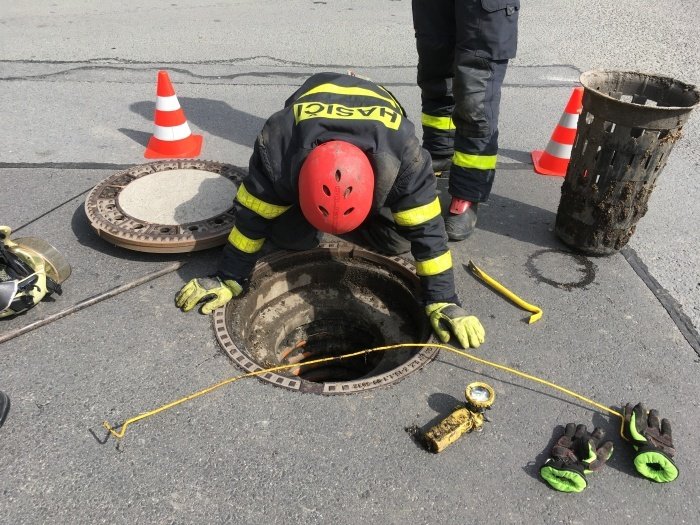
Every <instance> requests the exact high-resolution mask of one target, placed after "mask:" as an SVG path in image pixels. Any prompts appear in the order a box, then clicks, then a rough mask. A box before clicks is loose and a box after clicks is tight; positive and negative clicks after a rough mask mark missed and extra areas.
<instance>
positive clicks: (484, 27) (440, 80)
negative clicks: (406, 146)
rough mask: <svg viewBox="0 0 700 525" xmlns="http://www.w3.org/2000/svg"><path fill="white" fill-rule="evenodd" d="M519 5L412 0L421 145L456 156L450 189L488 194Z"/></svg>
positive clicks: (497, 0) (477, 198) (472, 195)
mask: <svg viewBox="0 0 700 525" xmlns="http://www.w3.org/2000/svg"><path fill="white" fill-rule="evenodd" d="M519 10H520V0H413V25H414V28H415V32H416V45H417V48H418V86H419V87H420V88H421V105H422V115H421V123H422V127H423V147H424V148H425V149H427V150H428V151H429V152H430V154H431V156H432V157H433V158H441V157H442V158H444V157H448V156H451V157H452V166H451V168H450V181H449V192H450V194H451V195H452V196H453V197H457V198H459V199H464V200H468V201H472V202H483V201H485V200H487V199H488V196H489V193H490V192H491V186H492V185H493V179H494V175H495V168H496V156H497V153H498V114H499V108H500V103H501V85H502V84H503V78H504V77H505V74H506V68H507V67H508V60H509V59H510V58H513V57H514V56H515V53H516V50H517V40H518V12H519Z"/></svg>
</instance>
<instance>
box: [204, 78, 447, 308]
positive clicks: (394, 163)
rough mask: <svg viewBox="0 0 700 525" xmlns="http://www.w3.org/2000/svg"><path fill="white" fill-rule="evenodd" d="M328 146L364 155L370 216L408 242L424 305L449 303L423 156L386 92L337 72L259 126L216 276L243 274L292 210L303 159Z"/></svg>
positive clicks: (440, 231) (441, 237)
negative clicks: (385, 211) (387, 221)
mask: <svg viewBox="0 0 700 525" xmlns="http://www.w3.org/2000/svg"><path fill="white" fill-rule="evenodd" d="M330 140H344V141H347V142H350V143H352V144H354V145H355V146H357V147H359V148H360V149H361V150H362V151H364V152H365V153H366V154H367V157H368V158H369V160H370V163H371V164H372V167H373V168H374V173H375V189H374V196H373V204H372V211H371V212H370V214H372V213H376V212H377V211H378V210H379V209H380V208H381V207H384V206H386V207H388V208H390V209H391V212H392V215H393V218H394V221H395V222H396V224H397V227H398V231H399V232H400V233H401V234H402V235H403V236H404V237H405V238H406V239H408V240H409V241H410V242H411V253H412V254H413V257H414V258H415V260H416V273H417V274H418V275H419V277H420V279H421V285H422V290H423V301H424V303H425V304H430V303H435V302H457V297H456V295H455V289H454V276H453V271H452V259H451V254H450V251H449V250H448V248H447V243H446V235H445V227H444V222H443V219H442V215H441V212H440V203H439V201H438V199H437V194H436V185H435V176H434V174H433V171H432V168H431V162H430V156H429V155H428V153H427V152H426V151H425V150H423V149H422V148H421V147H420V145H419V143H418V139H417V138H416V136H415V130H414V127H413V124H412V123H411V122H410V121H409V120H408V119H407V118H406V115H405V112H404V110H403V108H402V107H401V105H400V104H399V103H398V102H397V101H396V99H395V98H394V97H393V95H392V94H391V93H389V91H387V90H386V89H384V88H382V87H381V86H378V85H377V84H374V83H372V82H370V81H367V80H364V79H361V78H359V77H354V76H350V75H343V74H338V73H319V74H316V75H314V76H312V77H310V78H309V79H308V80H307V81H306V82H305V83H304V84H303V85H302V86H301V87H300V88H299V89H298V90H297V91H296V92H295V93H294V94H293V95H292V96H291V97H290V98H289V99H288V100H287V102H286V103H285V106H284V109H283V110H281V111H279V112H277V113H275V114H274V115H272V116H271V117H270V118H269V119H268V120H267V122H266V123H265V125H264V127H263V129H262V131H261V133H260V135H259V136H258V138H257V140H256V142H255V146H254V150H253V155H252V157H251V159H250V166H249V173H248V176H247V177H246V178H245V179H244V180H243V182H242V184H241V186H240V187H239V189H238V192H237V195H236V199H235V203H234V207H235V213H236V225H235V227H234V228H233V229H232V230H231V234H230V235H229V238H228V243H227V245H226V247H225V248H224V254H223V257H222V260H221V263H220V266H219V271H218V275H220V276H221V277H224V278H232V279H235V280H237V281H239V282H240V281H244V280H245V279H247V278H248V277H249V276H250V274H251V272H252V268H253V266H254V265H255V262H256V261H257V259H258V257H259V252H260V250H261V249H262V245H263V243H264V241H265V237H266V236H267V234H268V229H269V227H270V225H271V221H277V220H282V221H284V214H285V213H286V212H287V211H288V210H290V208H292V207H298V206H299V198H298V179H299V170H300V168H301V165H302V163H303V162H304V159H306V156H307V155H308V154H309V152H310V151H311V150H312V149H313V148H314V147H315V146H317V145H318V144H322V143H324V142H327V141H330ZM297 211H298V210H297ZM309 228H312V226H311V225H309ZM290 234H291V235H294V232H290Z"/></svg>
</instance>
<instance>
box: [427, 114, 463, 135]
mask: <svg viewBox="0 0 700 525" xmlns="http://www.w3.org/2000/svg"><path fill="white" fill-rule="evenodd" d="M420 122H421V124H423V125H424V126H426V127H428V128H435V129H441V130H445V131H451V130H453V129H455V125H454V122H452V117H434V116H433V115H427V114H426V113H422V114H421V117H420Z"/></svg>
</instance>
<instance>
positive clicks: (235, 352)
mask: <svg viewBox="0 0 700 525" xmlns="http://www.w3.org/2000/svg"><path fill="white" fill-rule="evenodd" d="M319 249H322V250H328V251H330V252H331V253H333V252H336V254H340V255H347V256H350V257H352V258H355V257H358V258H359V259H361V260H365V261H371V262H375V263H376V262H378V261H380V260H384V261H390V262H392V263H394V264H398V265H399V266H401V267H402V269H403V270H406V271H407V272H409V273H410V276H411V278H413V279H418V277H417V275H416V274H415V266H413V264H411V263H410V262H409V261H407V260H406V259H403V258H401V257H397V256H385V255H380V254H377V253H374V252H371V251H369V250H366V249H364V248H361V247H359V246H356V245H353V244H348V243H344V242H331V243H321V244H320V245H319V246H318V247H317V248H314V250H319ZM294 253H295V252H288V251H280V252H275V253H273V254H271V255H270V256H269V257H265V258H263V259H261V260H260V261H258V263H257V265H256V267H255V269H254V272H256V271H264V268H265V266H266V265H268V264H269V260H270V259H273V260H274V259H275V258H276V256H277V257H284V256H285V255H289V254H294ZM297 253H299V252H297ZM404 275H406V274H404ZM228 307H232V304H231V303H229V305H227V306H223V307H221V308H218V309H216V310H215V311H214V312H213V315H212V325H213V327H214V334H215V336H216V339H217V341H218V342H219V344H220V346H221V348H222V349H223V350H224V352H225V353H226V354H227V355H228V357H229V358H230V359H231V361H232V362H233V364H234V365H235V366H237V367H238V368H240V369H242V370H243V371H245V372H248V373H253V372H260V371H261V370H263V368H262V367H261V366H260V365H258V364H257V363H256V362H254V361H253V360H252V359H251V358H250V357H249V356H248V354H246V353H244V352H242V351H241V350H240V349H239V348H238V346H237V345H236V343H235V342H234V341H233V339H232V338H231V336H230V334H229V332H228V330H227V328H226V309H227V308H228ZM414 342H415V341H414ZM418 342H419V343H421V344H424V345H425V346H424V347H422V348H420V350H419V351H418V352H417V353H416V354H415V355H414V356H412V357H411V358H410V359H408V360H407V361H405V362H403V363H401V364H400V365H399V366H397V367H395V368H393V369H391V370H388V371H387V372H384V373H382V374H378V375H376V376H372V377H368V378H361V379H357V380H352V381H335V382H324V383H314V382H312V381H307V380H304V379H301V378H298V379H292V378H290V377H287V376H282V375H279V374H276V373H274V372H266V373H264V374H260V375H258V376H257V377H258V379H260V380H261V381H262V382H264V383H269V384H271V385H274V386H277V387H282V388H285V389H287V390H293V391H297V392H302V393H315V394H322V395H348V394H354V393H358V392H366V391H368V390H372V389H375V388H381V387H385V386H391V385H395V384H397V383H398V382H400V381H402V380H403V379H405V378H406V377H407V376H408V375H410V374H411V373H412V372H416V371H419V370H421V369H422V368H423V367H424V366H425V365H426V364H428V363H429V362H431V361H433V360H434V359H435V358H436V357H437V355H438V354H439V352H440V350H439V348H438V347H437V346H431V345H435V344H436V343H437V338H436V337H435V333H434V332H433V331H430V335H429V336H428V339H427V340H426V341H424V342H423V341H418ZM389 351H391V350H389ZM304 386H307V387H309V388H303V387H304ZM320 388H322V390H321V389H320Z"/></svg>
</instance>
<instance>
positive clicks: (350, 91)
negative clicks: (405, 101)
mask: <svg viewBox="0 0 700 525" xmlns="http://www.w3.org/2000/svg"><path fill="white" fill-rule="evenodd" d="M316 93H331V94H333V95H350V96H359V97H373V98H378V99H381V100H384V101H386V102H388V103H389V104H391V105H392V106H394V107H395V108H397V109H398V108H399V107H400V106H399V105H398V103H397V102H396V101H395V100H394V98H393V97H391V96H389V97H384V96H382V95H380V94H379V93H377V92H376V91H372V90H371V89H367V88H362V87H346V86H338V85H336V84H330V83H329V84H321V85H319V86H316V87H314V88H311V89H310V90H308V91H307V92H306V93H304V94H303V95H301V96H300V97H299V98H303V97H305V96H307V95H314V94H316ZM297 100H299V99H297Z"/></svg>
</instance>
